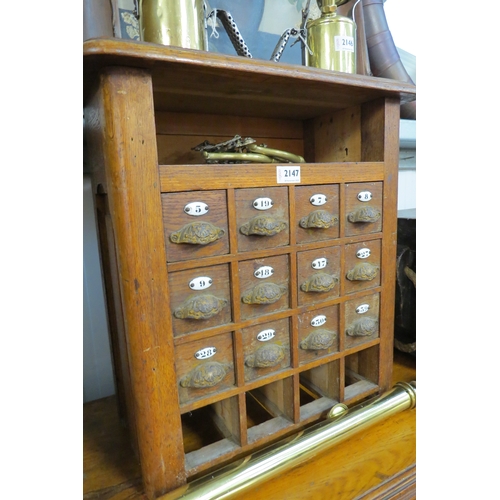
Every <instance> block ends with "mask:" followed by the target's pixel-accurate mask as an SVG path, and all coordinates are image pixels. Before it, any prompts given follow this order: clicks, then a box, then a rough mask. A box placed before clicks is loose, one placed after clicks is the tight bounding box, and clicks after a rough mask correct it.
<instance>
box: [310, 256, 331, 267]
mask: <svg viewBox="0 0 500 500" xmlns="http://www.w3.org/2000/svg"><path fill="white" fill-rule="evenodd" d="M327 264H328V259H326V258H325V257H320V258H319V259H314V260H313V261H312V263H311V267H312V268H313V269H323V268H325V267H326V265H327Z"/></svg>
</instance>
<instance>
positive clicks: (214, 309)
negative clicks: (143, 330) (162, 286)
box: [168, 264, 232, 336]
mask: <svg viewBox="0 0 500 500" xmlns="http://www.w3.org/2000/svg"><path fill="white" fill-rule="evenodd" d="M168 278H169V288H170V305H171V311H172V329H173V331H174V336H178V335H182V334H185V333H192V332H196V331H199V330H204V329H206V328H212V327H214V326H219V325H225V324H228V323H231V321H232V317H231V292H230V280H229V265H228V264H221V265H218V266H209V267H199V268H197V269H190V270H186V271H177V272H172V273H170V274H169V277H168Z"/></svg>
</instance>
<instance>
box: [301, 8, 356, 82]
mask: <svg viewBox="0 0 500 500" xmlns="http://www.w3.org/2000/svg"><path fill="white" fill-rule="evenodd" d="M346 1H347V0H317V2H318V7H319V8H320V10H321V17H319V18H318V19H314V20H310V21H308V23H307V25H306V29H307V45H308V46H309V49H310V51H309V50H308V49H307V47H305V63H306V66H313V67H315V68H323V69H329V70H333V71H342V72H344V73H356V23H355V22H354V21H352V20H351V19H349V18H348V17H345V16H341V15H339V14H337V7H338V6H339V5H342V4H344V3H346Z"/></svg>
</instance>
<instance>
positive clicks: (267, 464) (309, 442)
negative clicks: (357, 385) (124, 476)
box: [159, 382, 417, 500]
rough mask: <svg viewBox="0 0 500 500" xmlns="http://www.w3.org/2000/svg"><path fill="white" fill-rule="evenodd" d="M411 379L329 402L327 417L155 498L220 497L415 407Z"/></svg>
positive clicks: (204, 499)
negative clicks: (358, 398) (365, 396)
mask: <svg viewBox="0 0 500 500" xmlns="http://www.w3.org/2000/svg"><path fill="white" fill-rule="evenodd" d="M416 401H417V391H416V383H415V382H411V383H410V384H408V383H406V382H398V383H397V384H395V386H394V387H393V388H392V389H391V390H390V391H388V392H386V393H385V394H382V395H381V396H379V397H376V398H373V399H371V400H368V401H365V402H364V403H361V404H359V405H356V406H353V407H352V408H347V406H345V405H344V404H338V405H335V406H334V407H333V408H332V409H331V410H330V412H329V414H328V418H327V420H325V421H323V422H320V423H319V424H316V425H314V426H312V427H309V428H307V429H305V430H304V431H302V432H300V433H298V434H297V435H296V436H295V437H294V438H293V439H292V440H291V441H290V440H285V442H284V441H281V442H278V443H276V444H274V445H272V446H269V447H267V448H265V449H263V450H260V451H258V452H256V453H254V454H251V455H249V456H247V457H245V458H244V459H242V460H239V461H237V462H235V463H233V464H230V465H228V466H226V467H223V468H221V469H220V470H218V471H216V472H213V473H211V474H208V475H207V476H204V477H201V478H199V479H196V480H194V481H192V482H191V483H188V484H186V485H185V486H182V487H180V488H177V489H175V490H173V491H171V492H170V493H167V494H166V495H163V496H161V497H160V499H159V500H181V499H182V500H195V499H196V500H222V499H228V498H233V497H234V496H235V495H236V494H238V493H240V492H241V491H243V490H245V489H247V488H250V487H252V486H255V485H256V484H258V483H261V482H263V481H266V480H268V479H270V478H271V477H273V476H275V475H277V474H279V473H281V472H283V471H284V470H287V469H291V468H292V467H295V466H297V465H299V464H301V463H302V462H305V461H306V460H309V459H310V458H312V457H313V456H315V455H317V454H318V453H320V452H322V451H324V450H325V449H327V448H329V447H331V446H333V445H334V444H337V443H339V442H341V441H344V440H346V439H348V438H349V437H351V436H353V435H354V434H357V433H358V432H360V431H362V430H365V429H367V428H368V427H371V426H373V425H375V424H377V423H379V422H380V421H382V420H385V419H387V418H389V417H391V416H392V415H395V414H396V413H399V412H402V411H404V410H411V409H413V408H415V406H416Z"/></svg>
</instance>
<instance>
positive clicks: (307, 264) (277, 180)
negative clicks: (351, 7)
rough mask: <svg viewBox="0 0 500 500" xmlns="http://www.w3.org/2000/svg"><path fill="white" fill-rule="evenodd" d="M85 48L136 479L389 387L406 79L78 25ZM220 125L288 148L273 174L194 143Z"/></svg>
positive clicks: (162, 486) (292, 427)
mask: <svg viewBox="0 0 500 500" xmlns="http://www.w3.org/2000/svg"><path fill="white" fill-rule="evenodd" d="M84 68H85V86H84V88H85V93H84V94H85V95H84V98H85V124H86V143H87V147H88V155H89V163H90V164H91V165H92V169H93V174H92V177H93V188H94V193H95V201H96V215H97V220H98V226H99V233H100V245H101V256H102V262H103V269H104V276H105V285H106V295H107V306H108V317H109V325H110V332H111V336H112V345H113V353H114V366H115V373H116V382H117V390H118V396H119V401H120V408H121V413H122V417H123V418H124V419H125V420H126V421H127V423H128V426H129V429H130V435H131V439H132V443H133V445H134V447H135V449H136V451H137V454H138V456H139V458H140V461H141V468H142V475H143V480H144V485H145V490H146V493H147V495H148V496H149V497H150V498H154V497H156V496H159V495H161V494H162V493H164V492H166V491H169V490H171V489H173V488H175V487H177V486H179V485H181V484H183V483H185V482H186V481H187V480H188V479H189V478H191V477H194V476H196V475H199V474H201V473H204V472H207V471H209V470H211V469H213V468H215V467H219V466H221V465H222V464H225V463H227V462H229V461H232V460H235V459H236V458H238V457H241V456H244V455H246V454H248V453H251V452H253V451H254V450H256V449H257V448H260V447H262V446H264V445H266V444H269V443H270V442H272V441H275V440H277V439H279V438H280V437H283V436H285V435H288V434H291V433H293V432H296V431H298V430H300V429H301V428H303V427H304V426H306V425H308V424H311V423H313V422H316V421H318V420H319V419H322V418H324V416H325V415H326V412H327V411H328V410H329V409H330V408H331V407H332V406H333V405H334V404H336V403H338V402H343V403H346V404H352V403H355V402H358V401H361V400H362V399H364V398H366V397H368V396H371V395H374V394H377V393H380V392H382V391H385V390H387V389H388V388H389V386H390V383H391V366H392V332H393V316H394V287H395V256H396V240H395V235H396V223H397V218H396V198H397V197H396V192H397V168H398V129H399V107H400V103H401V102H404V101H408V100H412V99H414V93H415V92H414V87H413V86H411V85H407V84H403V83H398V82H393V81H389V80H384V79H375V78H370V77H362V76H358V75H347V74H340V73H335V72H327V71H323V70H317V69H313V68H305V67H295V66H288V65H286V64H279V65H278V64H275V63H271V62H266V61H259V60H247V59H243V58H239V57H230V56H222V55H217V54H210V53H205V52H200V51H194V50H182V49H176V48H171V47H161V46H157V45H153V44H145V43H136V42H124V41H121V40H105V39H99V40H90V41H87V42H85V44H84ZM235 134H239V135H242V136H251V137H253V138H255V139H256V140H257V141H258V142H259V143H261V142H265V143H266V144H268V145H269V147H272V148H274V149H283V150H287V151H291V152H293V153H295V154H298V155H301V156H303V157H304V158H305V159H306V163H304V164H301V165H293V170H294V174H297V175H294V176H292V178H286V176H285V177H283V176H281V175H280V172H281V171H282V167H285V168H286V167H287V166H288V165H287V164H285V165H283V164H253V165H249V164H232V165H214V164H204V163H203V161H202V158H201V157H199V156H197V155H195V154H194V152H193V150H192V148H193V147H194V146H196V145H197V144H199V143H200V142H201V141H203V140H205V139H209V140H211V141H214V142H220V141H222V140H227V139H228V138H230V137H233V136H234V135H235ZM332 137H333V139H332ZM193 426H194V427H202V428H206V429H207V432H206V439H204V440H201V441H200V442H198V441H196V442H193V441H191V440H188V439H186V435H187V434H188V432H187V431H188V429H189V428H190V427H193Z"/></svg>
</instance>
